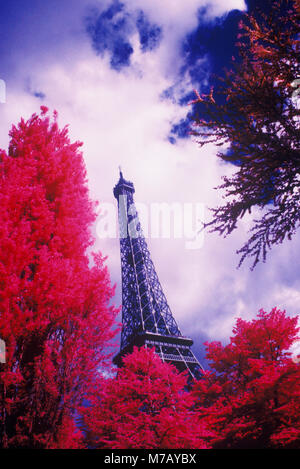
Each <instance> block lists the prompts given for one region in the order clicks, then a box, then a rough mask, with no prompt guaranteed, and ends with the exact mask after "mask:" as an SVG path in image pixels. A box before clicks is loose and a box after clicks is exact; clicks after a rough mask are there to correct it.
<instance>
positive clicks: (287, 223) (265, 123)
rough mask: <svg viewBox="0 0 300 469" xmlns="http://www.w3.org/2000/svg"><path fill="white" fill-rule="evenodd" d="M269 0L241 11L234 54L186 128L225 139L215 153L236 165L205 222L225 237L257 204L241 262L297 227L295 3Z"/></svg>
mask: <svg viewBox="0 0 300 469" xmlns="http://www.w3.org/2000/svg"><path fill="white" fill-rule="evenodd" d="M270 3H272V6H271V8H270V11H269V12H268V14H264V13H262V12H261V11H259V10H258V11H256V12H255V13H254V14H252V15H245V18H244V21H243V22H241V33H240V39H241V42H240V48H239V50H240V57H239V60H237V61H234V62H233V65H232V70H231V71H229V72H228V73H227V75H226V78H225V79H223V78H220V80H217V87H216V90H215V91H213V90H211V92H210V93H209V95H208V96H206V97H204V96H200V95H198V99H197V100H196V101H195V102H194V103H198V104H197V114H196V113H195V115H194V124H195V128H194V131H193V133H194V134H195V135H197V137H198V138H199V143H200V145H201V146H202V145H205V144H207V143H210V142H213V143H216V145H218V146H220V147H222V146H223V145H225V148H224V146H223V149H222V148H221V151H220V152H219V153H218V157H219V158H221V160H222V161H230V162H232V163H234V164H235V168H237V171H235V172H234V173H233V175H232V176H229V177H228V176H224V177H223V181H224V182H223V184H222V185H221V186H219V187H218V188H217V189H222V191H223V190H224V199H225V200H226V203H224V205H221V206H219V207H216V208H213V209H212V214H213V217H212V219H211V221H209V222H208V223H207V224H206V226H207V227H209V229H210V231H214V232H217V233H219V234H220V235H223V236H227V235H229V234H230V233H232V231H233V230H235V229H236V228H237V223H238V220H239V219H241V218H243V217H244V215H245V214H246V213H247V212H249V213H250V212H251V210H252V209H253V208H254V207H256V208H258V209H259V212H258V216H257V217H256V219H254V220H253V225H252V227H251V230H250V236H249V239H248V241H247V242H246V243H245V245H244V246H243V247H242V248H241V249H240V250H239V251H238V253H240V254H241V261H240V263H242V262H243V261H244V259H245V258H246V257H250V258H252V259H253V265H252V267H255V265H256V264H257V263H258V262H259V261H260V260H263V261H265V260H266V256H267V252H268V251H269V250H270V249H271V248H272V246H274V245H276V244H279V243H281V242H282V241H283V240H284V239H291V238H292V237H293V235H294V234H295V232H296V230H297V229H298V228H299V226H300V212H299V194H300V190H299V188H300V179H299V171H300V151H299V150H300V148H299V141H300V127H299V115H300V109H299V57H300V54H299V46H300V41H299V17H300V2H299V0H277V1H274V2H270ZM229 146H230V147H229ZM228 147H229V149H228Z"/></svg>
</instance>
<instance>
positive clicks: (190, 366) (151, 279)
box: [114, 171, 203, 378]
mask: <svg viewBox="0 0 300 469" xmlns="http://www.w3.org/2000/svg"><path fill="white" fill-rule="evenodd" d="M134 192H135V190H134V186H133V184H132V182H129V181H126V180H125V179H124V178H123V174H122V172H121V171H120V179H119V182H118V183H117V185H116V186H115V188H114V196H115V197H116V199H117V200H118V210H119V232H120V251H121V270H122V333H121V346H120V352H119V354H118V355H117V356H116V357H115V358H114V363H115V364H117V365H118V366H121V365H122V357H123V356H124V355H126V354H127V353H130V352H131V351H132V350H133V347H134V346H143V345H144V346H146V347H155V351H156V353H157V354H158V355H159V356H160V357H161V359H162V360H163V361H166V362H171V363H172V364H174V365H175V366H176V367H177V368H178V370H179V371H184V370H188V371H189V373H190V375H191V376H192V377H193V378H199V377H200V376H201V374H202V370H203V369H202V366H201V365H200V363H199V362H198V360H197V358H196V357H195V355H194V353H193V352H192V350H191V348H190V347H191V345H192V344H193V341H192V339H190V338H187V337H183V336H182V334H181V332H180V330H179V327H178V325H177V323H176V321H175V319H174V317H173V315H172V313H171V310H170V308H169V305H168V302H167V299H166V297H165V295H164V292H163V289H162V287H161V284H160V281H159V278H158V275H157V273H156V271H155V267H154V264H153V262H152V259H151V256H150V252H149V249H148V246H147V243H146V240H145V237H144V235H143V232H142V229H141V224H140V221H139V217H138V214H137V211H136V208H135V205H134V200H133V194H134Z"/></svg>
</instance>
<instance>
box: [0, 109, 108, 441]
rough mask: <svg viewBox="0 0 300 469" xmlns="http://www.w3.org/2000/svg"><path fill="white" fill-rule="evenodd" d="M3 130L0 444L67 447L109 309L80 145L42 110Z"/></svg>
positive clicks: (100, 356) (101, 348) (76, 437)
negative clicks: (6, 138)
mask: <svg viewBox="0 0 300 469" xmlns="http://www.w3.org/2000/svg"><path fill="white" fill-rule="evenodd" d="M41 109H42V112H41V115H40V116H38V115H36V114H34V115H33V116H32V117H31V118H30V119H29V120H28V121H27V122H25V121H24V120H23V119H22V120H21V122H20V123H19V125H18V126H17V127H15V126H13V128H12V130H11V132H10V137H11V140H10V145H9V151H8V154H7V153H6V152H5V151H1V153H0V161H1V163H0V199H1V204H0V217H1V230H0V337H1V338H2V339H3V340H4V341H5V344H6V363H5V364H0V444H1V446H2V447H31V448H51V447H56V448H58V447H74V446H78V445H80V441H81V435H80V433H79V431H78V430H77V429H76V426H75V423H74V418H75V416H76V412H77V410H78V408H79V406H80V405H81V402H82V399H83V398H84V396H85V395H86V393H87V392H88V390H89V387H90V385H91V383H92V382H93V380H94V379H95V376H96V374H97V370H98V369H99V368H100V367H101V366H104V365H105V363H106V360H107V350H106V346H107V344H108V343H109V341H110V339H111V338H112V337H113V334H114V333H113V323H114V317H115V313H116V311H115V310H114V308H113V307H111V306H110V305H109V302H110V299H111V297H112V295H113V289H112V287H111V285H110V280H109V276H108V272H107V269H106V267H105V266H104V265H103V259H102V257H101V255H100V254H95V255H94V262H93V264H92V265H91V262H90V261H89V258H88V255H87V248H89V247H90V246H91V245H92V243H93V240H92V236H91V233H90V227H91V224H92V222H93V221H94V219H95V210H94V204H93V203H92V202H91V200H90V199H89V196H88V189H87V180H86V171H85V167H84V161H83V157H82V154H81V152H80V151H79V148H80V145H81V144H80V143H78V142H75V143H71V142H70V140H69V138H68V130H67V128H64V129H62V130H59V128H58V125H57V122H56V113H55V114H54V120H53V121H51V120H50V119H49V117H48V116H47V111H48V110H47V108H45V107H43V108H41Z"/></svg>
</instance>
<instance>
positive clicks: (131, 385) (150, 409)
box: [84, 348, 209, 449]
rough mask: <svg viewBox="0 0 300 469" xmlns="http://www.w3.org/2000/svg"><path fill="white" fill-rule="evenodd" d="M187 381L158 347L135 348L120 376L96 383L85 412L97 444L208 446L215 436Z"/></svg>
mask: <svg viewBox="0 0 300 469" xmlns="http://www.w3.org/2000/svg"><path fill="white" fill-rule="evenodd" d="M186 384H187V380H186V377H185V376H184V375H183V374H179V373H178V371H177V370H176V368H175V367H173V366H172V365H169V364H166V363H163V362H162V361H161V359H160V358H159V356H158V355H157V354H156V353H155V352H154V351H152V350H149V349H145V348H141V349H137V348H136V349H135V350H134V352H133V353H132V354H131V355H128V356H127V357H125V358H124V367H123V368H121V369H120V370H119V371H118V374H117V376H116V377H115V378H111V379H107V380H105V382H104V383H101V384H99V387H98V388H95V392H94V395H93V396H92V399H91V402H90V407H88V408H87V409H86V410H85V412H84V414H85V415H84V422H85V425H86V427H87V435H88V441H89V445H90V446H92V447H94V448H121V449H126V448H144V449H151V448H206V447H207V444H206V442H205V440H206V439H207V436H208V435H209V432H207V431H206V429H205V427H204V424H203V425H202V423H201V422H200V421H199V419H198V415H197V414H196V413H195V412H194V411H192V410H191V409H192V408H193V406H194V402H193V398H192V395H191V394H190V393H189V392H187V390H186Z"/></svg>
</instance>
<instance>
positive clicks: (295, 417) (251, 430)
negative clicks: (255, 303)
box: [193, 308, 300, 449]
mask: <svg viewBox="0 0 300 469" xmlns="http://www.w3.org/2000/svg"><path fill="white" fill-rule="evenodd" d="M298 331H299V328H297V318H296V317H294V318H289V317H287V316H286V315H285V312H282V311H280V310H278V309H276V308H274V309H273V310H272V311H271V312H270V313H266V312H264V311H262V310H261V311H260V313H259V315H258V318H257V319H255V320H253V321H251V322H247V321H244V320H242V319H238V320H237V323H236V327H235V328H234V331H233V332H234V336H233V337H232V338H231V339H230V343H229V344H228V345H226V346H222V345H221V343H219V342H212V343H211V344H209V345H208V352H207V358H208V359H209V360H210V361H211V368H212V370H213V371H211V372H208V373H207V375H206V377H205V378H204V379H202V380H200V381H199V382H198V383H197V384H196V385H195V386H194V389H193V395H194V398H196V399H197V410H198V412H199V417H200V418H202V419H203V421H205V422H206V424H207V425H208V426H209V428H210V430H211V432H212V433H213V436H212V439H211V443H212V445H213V447H215V448H234V449H238V448H244V449H245V448H258V449H259V448H260V449H263V448H300V367H299V364H298V363H295V362H294V361H293V360H292V359H291V353H290V352H289V351H288V350H289V349H290V347H291V345H292V344H293V343H294V342H295V341H296V340H297V339H299V337H298V336H297V334H298Z"/></svg>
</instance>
